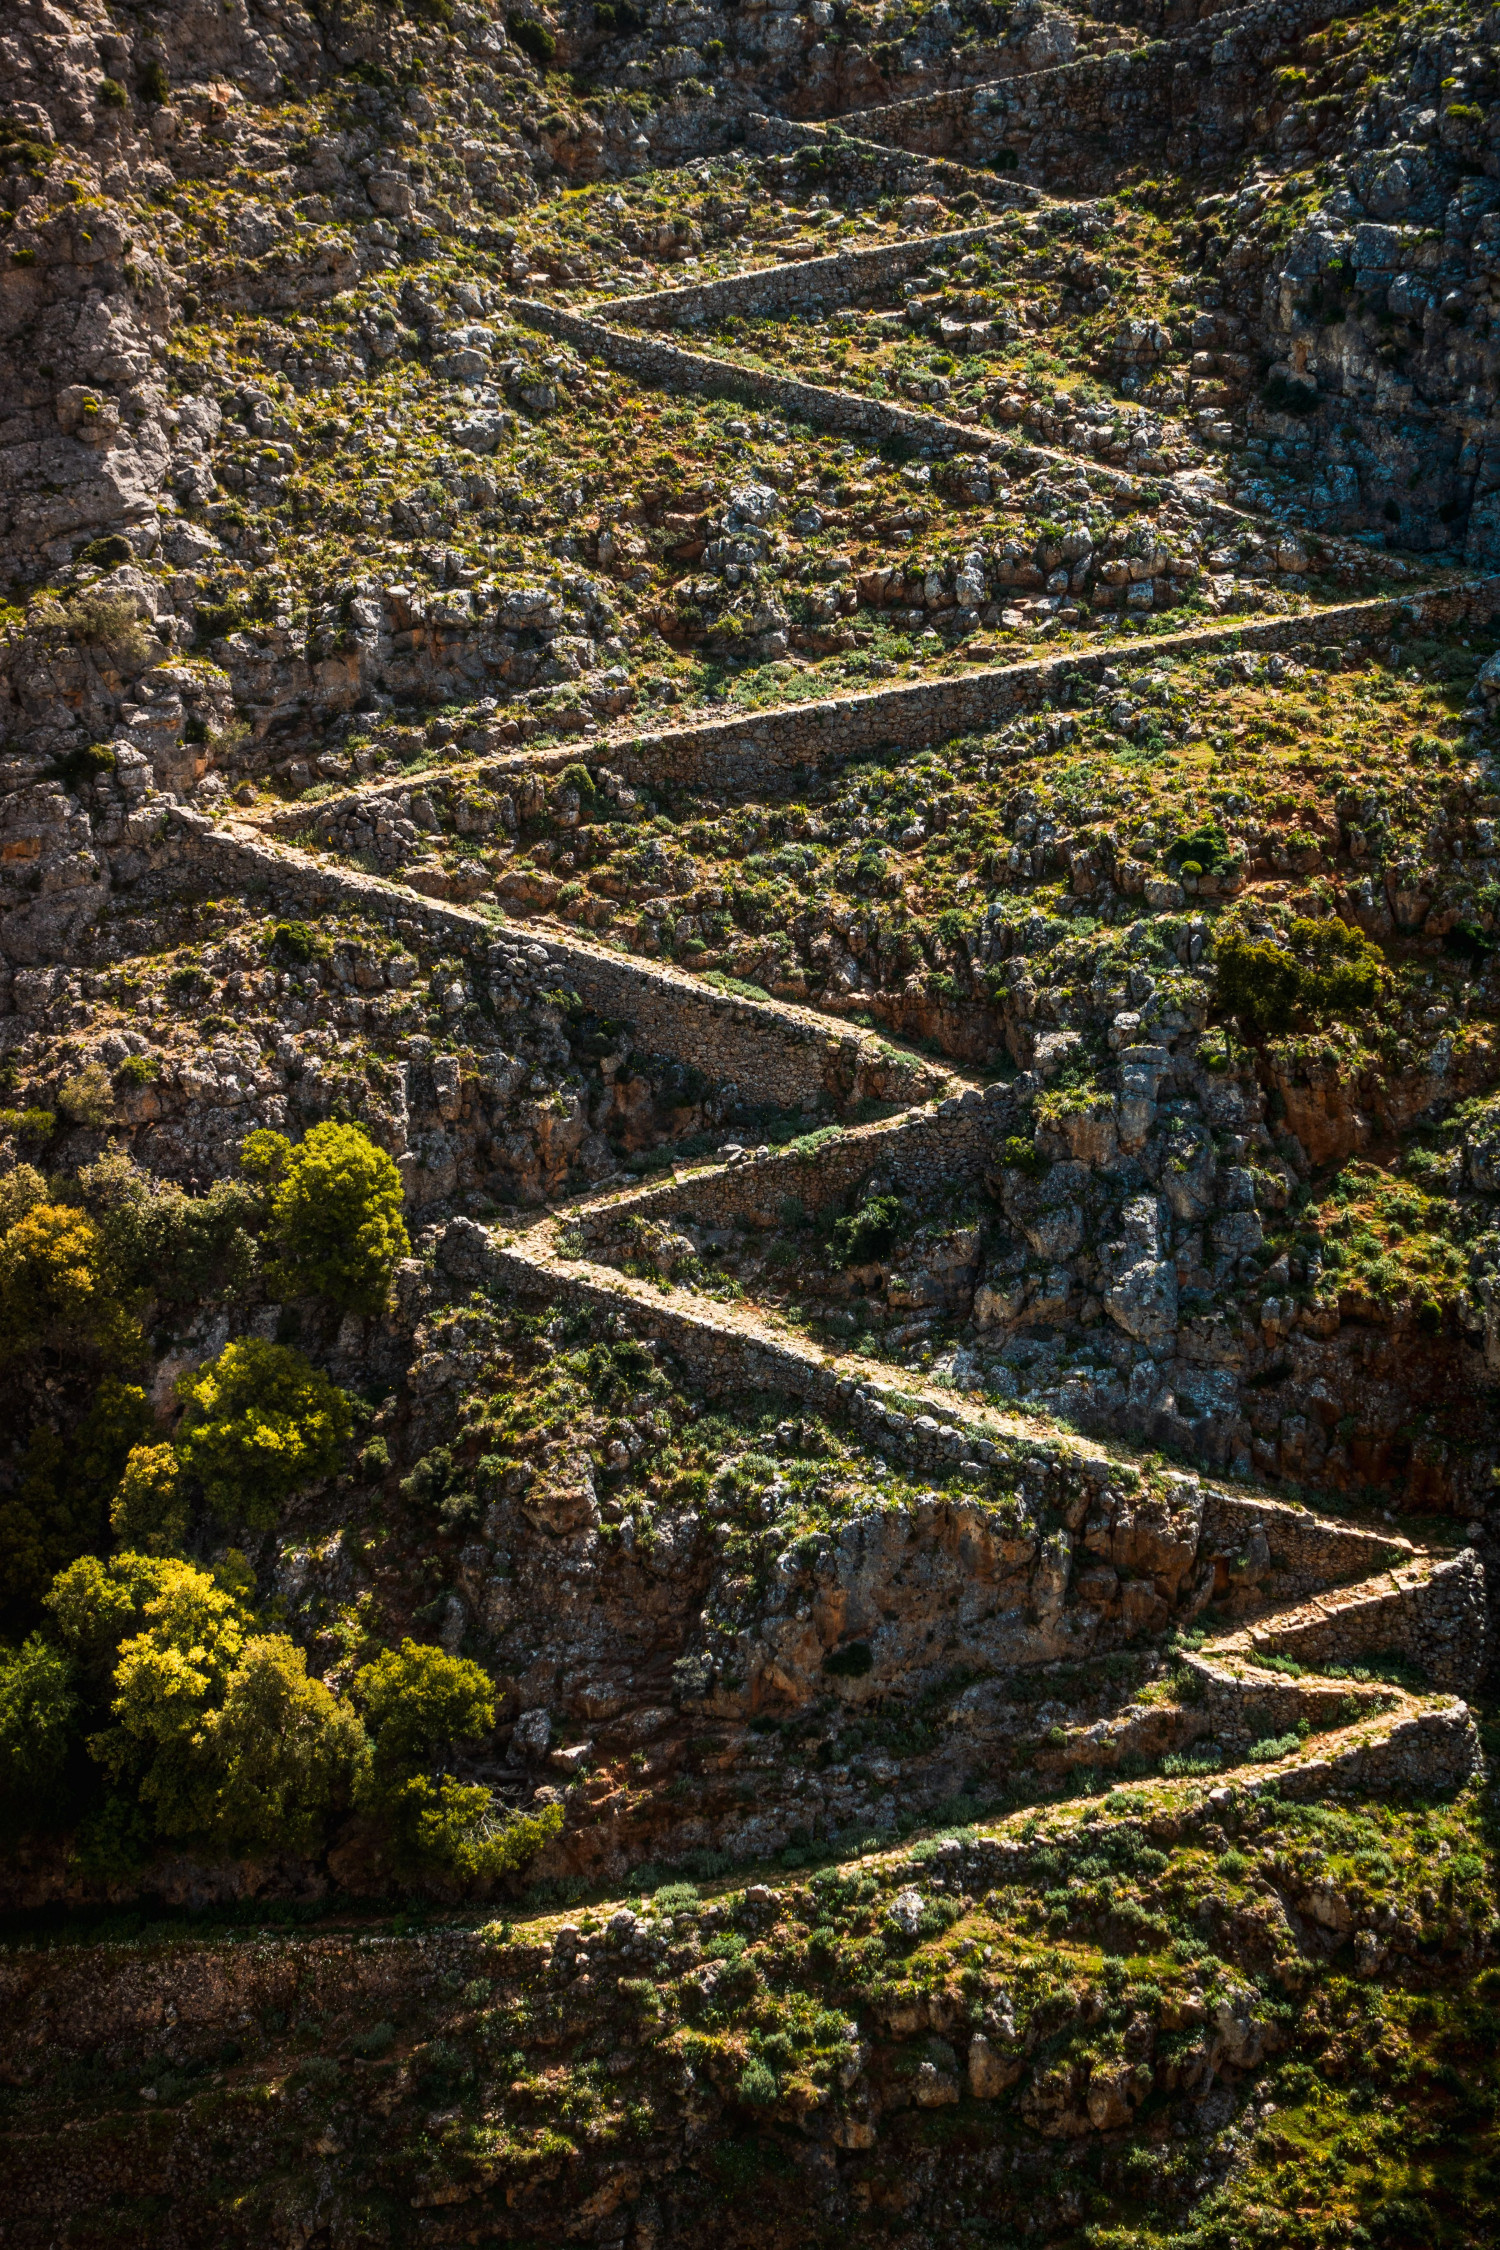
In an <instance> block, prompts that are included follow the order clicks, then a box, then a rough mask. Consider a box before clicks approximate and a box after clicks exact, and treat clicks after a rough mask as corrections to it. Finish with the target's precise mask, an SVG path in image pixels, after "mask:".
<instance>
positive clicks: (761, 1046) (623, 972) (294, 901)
mask: <svg viewBox="0 0 1500 2250" xmlns="http://www.w3.org/2000/svg"><path fill="white" fill-rule="evenodd" d="M177 818H178V822H179V824H180V827H181V829H182V836H181V840H180V842H179V843H178V845H177V846H176V849H177V851H178V853H179V854H180V857H181V861H182V863H183V866H184V871H185V872H189V873H191V874H193V875H195V876H197V877H198V878H199V879H200V880H202V881H203V882H205V883H206V884H207V886H208V887H209V888H210V889H211V890H224V889H230V890H250V891H252V892H253V891H262V892H264V893H266V894H268V895H269V896H271V897H272V898H273V899H274V901H275V904H276V906H277V908H278V909H286V910H288V911H295V912H298V913H312V914H316V913H324V912H327V911H328V910H329V909H330V908H334V907H339V906H343V907H347V908H350V909H352V910H353V911H355V912H357V913H359V914H362V915H364V916H365V917H366V918H368V919H371V920H374V921H381V920H385V921H393V920H394V919H395V917H396V916H398V915H399V916H400V917H401V918H402V919H403V920H405V921H408V922H412V923H415V924H416V925H417V926H418V927H419V928H421V929H422V930H424V931H426V932H427V934H428V935H429V936H431V937H432V938H433V939H434V940H436V941H437V942H439V943H440V944H444V945H450V946H453V947H455V948H457V949H458V950H459V951H461V952H472V951H474V950H475V949H476V948H483V949H487V948H488V947H489V946H490V945H491V944H492V943H493V942H494V941H495V940H496V939H497V938H500V937H502V936H505V937H510V936H511V935H512V934H513V933H511V932H510V930H509V928H508V926H506V925H502V924H496V923H495V922H493V921H490V920H488V919H486V917H485V916H483V915H481V914H476V913H472V912H470V911H468V910H466V909H465V908H463V907H459V906H450V905H447V904H445V903H444V902H442V901H440V900H435V899H426V898H422V897H420V896H419V895H418V894H417V893H415V892H410V891H406V890H404V889H401V888H399V887H398V886H397V885H394V884H391V883H387V882H384V881H382V880H381V879H380V878H379V877H378V876H373V875H363V874H360V873H359V872H358V871H357V870H355V869H353V868H347V867H340V866H336V865H329V864H328V863H327V862H324V861H318V860H315V859H311V858H309V857H307V856H306V855H305V854H303V853H300V852H294V851H291V850H289V849H288V848H287V847H285V846H283V845H275V844H267V843H264V842H262V841H261V840H260V839H259V838H258V837H255V836H253V835H250V834H247V833H246V832H245V831H243V830H235V829H230V830H225V829H214V828H212V827H211V826H209V825H208V824H207V823H206V822H205V823H203V824H202V825H199V822H198V820H197V818H196V817H195V816H193V815H184V814H181V813H179V814H178V816H177ZM527 955H528V959H529V960H530V961H531V962H532V964H533V966H534V967H535V968H536V969H538V970H539V971H541V972H542V973H543V974H544V975H545V976H549V977H555V978H556V980H557V985H558V986H559V987H560V988H562V989H565V990H568V991H571V992H576V993H577V995H578V998H579V999H580V1001H581V1002H582V1003H583V1005H584V1006H585V1007H587V1008H590V1009H592V1010H594V1011H596V1012H597V1013H598V1014H601V1015H605V1016H612V1017H616V1018H618V1019H620V1020H621V1021H623V1022H626V1023H629V1024H630V1026H631V1028H632V1030H633V1031H634V1033H635V1036H636V1039H637V1042H638V1043H639V1044H640V1045H641V1046H642V1047H643V1048H645V1049H647V1050H648V1051H649V1052H651V1053H655V1054H666V1055H673V1056H680V1057H682V1058H683V1059H684V1060H689V1061H691V1062H693V1063H694V1064H695V1065H696V1067H697V1068H698V1069H699V1070H701V1071H702V1072H703V1073H704V1074H705V1076H707V1077H709V1078H712V1079H716V1080H719V1081H728V1082H732V1083H733V1084H734V1085H735V1086H736V1087H737V1088H738V1091H739V1096H740V1099H741V1101H743V1102H751V1103H756V1104H769V1105H771V1106H774V1107H776V1108H782V1109H793V1108H797V1107H799V1106H800V1107H804V1108H810V1109H811V1108H817V1107H818V1106H819V1105H820V1104H821V1103H823V1102H824V1101H826V1100H832V1101H834V1102H836V1103H837V1104H839V1105H840V1106H843V1105H844V1104H846V1103H850V1102H857V1101H861V1100H863V1099H866V1098H875V1099H884V1100H900V1099H903V1098H905V1099H911V1098H912V1097H913V1096H917V1097H919V1098H920V1097H925V1096H926V1095H928V1094H930V1093H932V1092H934V1091H936V1090H938V1089H940V1088H944V1087H946V1085H947V1075H946V1073H945V1072H942V1071H939V1070H935V1069H934V1068H933V1067H932V1066H931V1065H929V1064H924V1063H921V1062H918V1061H917V1060H916V1059H915V1058H908V1057H906V1056H902V1055H897V1054H896V1053H895V1052H894V1051H893V1050H892V1049H890V1048H888V1047H884V1046H882V1045H881V1044H880V1043H879V1042H878V1041H875V1040H872V1039H871V1038H870V1037H869V1036H868V1035H867V1034H865V1033H861V1032H857V1031H849V1030H844V1029H842V1028H841V1027H839V1026H838V1024H837V1022H836V1021H835V1020H833V1019H829V1018H825V1017H819V1016H816V1015H814V1014H812V1013H811V1011H808V1010H801V1009H794V1008H789V1007H785V1006H783V1005H782V1004H780V1003H778V1002H776V1001H761V1000H748V999H742V998H740V997H738V996H737V995H733V994H728V993H717V992H715V991H714V990H713V989H712V988H711V987H710V986H708V985H705V984H701V983H699V982H698V981H697V980H696V979H694V978H692V977H688V976H682V975H679V974H677V973H676V972H674V971H671V970H666V969H658V968H655V967H648V966H647V965H646V964H645V963H644V962H641V961H637V960H634V959H632V958H631V957H630V956H629V955H624V954H613V953H607V952H605V951H603V950H602V949H598V948H595V947H592V946H587V945H584V944H582V943H581V942H578V941H576V940H573V939H569V938H560V937H556V936H554V935H552V934H551V933H550V932H549V933H547V934H546V935H545V936H543V935H541V934H536V935H533V934H532V933H529V932H528V933H527Z"/></svg>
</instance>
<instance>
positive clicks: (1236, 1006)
mask: <svg viewBox="0 0 1500 2250" xmlns="http://www.w3.org/2000/svg"><path fill="white" fill-rule="evenodd" d="M1214 967H1215V972H1216V977H1217V985H1218V1003H1219V1007H1220V1009H1221V1010H1222V1012H1223V1013H1224V1014H1225V1015H1228V1016H1232V1017H1233V1018H1234V1019H1235V1021H1236V1022H1237V1023H1238V1024H1239V1026H1240V1028H1241V1030H1242V1031H1243V1032H1244V1033H1245V1035H1246V1037H1247V1038H1248V1037H1250V1036H1252V1035H1254V1034H1256V1033H1260V1034H1266V1033H1272V1032H1280V1031H1291V1030H1292V1029H1293V1028H1294V1027H1295V1026H1296V1025H1298V1024H1299V1023H1305V1024H1318V1023H1328V1022H1335V1023H1338V1022H1345V1021H1347V1019H1348V1018H1349V1017H1350V1016H1352V1015H1359V1014H1361V1013H1363V1012H1364V1011H1365V1010H1366V1009H1368V1008H1372V1007H1374V1006H1375V1004H1376V1002H1377V1001H1378V1000H1379V998H1380V995H1381V993H1382V991H1383V990H1384V988H1385V985H1386V983H1387V982H1388V979H1389V972H1388V971H1387V969H1386V965H1385V962H1384V959H1383V958H1382V956H1381V954H1380V951H1379V949H1378V948H1377V947H1376V946H1374V945H1372V944H1371V942H1370V940H1369V939H1368V938H1367V937H1366V936H1365V934H1364V932H1363V930H1357V929H1352V928H1351V927H1350V926H1349V924H1348V923H1346V922H1341V921H1339V920H1337V919H1336V918H1335V919H1331V920H1329V921H1326V922H1314V921H1311V920H1308V919H1305V918H1303V917H1300V916H1299V917H1298V919H1297V920H1295V921H1294V922H1293V923H1292V926H1291V930H1290V932H1289V933H1288V940H1287V943H1286V945H1284V946H1282V945H1277V944H1275V943H1274V942H1273V941H1272V940H1271V939H1269V938H1251V937H1247V936H1246V934H1245V932H1244V931H1243V930H1241V929H1229V930H1225V931H1224V932H1222V934H1221V935H1220V937H1219V939H1218V942H1217V944H1216V946H1215V949H1214Z"/></svg>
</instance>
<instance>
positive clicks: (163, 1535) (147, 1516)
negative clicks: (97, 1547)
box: [109, 1445, 188, 1555]
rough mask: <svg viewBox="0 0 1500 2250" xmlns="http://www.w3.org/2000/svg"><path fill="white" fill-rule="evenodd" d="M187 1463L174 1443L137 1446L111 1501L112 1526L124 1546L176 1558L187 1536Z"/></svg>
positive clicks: (138, 1551) (110, 1520)
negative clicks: (183, 1471) (172, 1555)
mask: <svg viewBox="0 0 1500 2250" xmlns="http://www.w3.org/2000/svg"><path fill="white" fill-rule="evenodd" d="M183 1483H184V1480H183V1474H182V1463H181V1462H180V1461H179V1460H178V1458H177V1455H176V1452H175V1451H174V1449H173V1448H172V1447H171V1446H170V1445H137V1446H134V1447H132V1449H131V1452H130V1456H129V1458H128V1460H127V1461H126V1463H125V1468H124V1471H123V1473H122V1475H121V1478H120V1482H119V1485H118V1487H117V1488H116V1491H115V1496H114V1499H113V1500H112V1501H111V1502H110V1509H109V1523H110V1529H111V1530H112V1531H113V1533H114V1535H115V1537H116V1539H117V1540H118V1541H119V1543H120V1545H121V1546H122V1547H125V1548H130V1549H132V1550H133V1551H134V1552H135V1553H136V1554H141V1555H170V1554H172V1553H174V1552H175V1550H176V1549H177V1548H179V1547H180V1546H181V1545H182V1542H183V1539H184V1538H185V1537H186V1534H187V1522H188V1509H187V1494H186V1492H185V1490H184V1488H183Z"/></svg>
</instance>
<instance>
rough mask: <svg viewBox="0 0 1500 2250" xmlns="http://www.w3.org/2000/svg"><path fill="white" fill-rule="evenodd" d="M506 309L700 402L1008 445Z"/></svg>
mask: <svg viewBox="0 0 1500 2250" xmlns="http://www.w3.org/2000/svg"><path fill="white" fill-rule="evenodd" d="M511 310H512V311H513V312H514V313H515V315H516V317H517V319H519V320H524V321H527V322H528V323H529V324H530V325H531V326H532V327H533V328H540V329H542V330H543V331H544V333H545V334H547V335H549V336H555V337H556V338H557V339H558V340H559V341H560V342H563V343H568V344H572V345H573V346H574V347H575V349H576V350H578V351H580V352H583V353H585V354H586V355H589V356H591V357H593V358H596V359H600V360H602V361H603V362H604V363H605V365H606V366H609V367H614V368H617V369H618V370H619V372H620V373H621V374H622V375H632V376H634V377H635V378H636V379H637V380H638V381H640V382H644V383H660V384H664V385H666V386H667V387H668V388H670V389H672V390H674V391H695V392H697V393H698V394H699V395H700V396H701V397H704V398H736V399H745V400H748V401H750V402H751V403H752V404H753V405H756V406H761V407H768V408H770V409H771V411H772V412H773V413H777V414H785V415H787V416H788V417H789V418H790V419H791V420H793V421H796V422H806V423H809V424H811V426H812V427H813V428H815V429H822V430H839V431H842V432H844V433H845V434H846V435H848V436H851V437H862V438H866V439H868V440H869V441H870V443H871V444H876V445H879V444H883V443H884V442H885V441H886V440H887V439H888V438H895V437H900V438H906V439H908V440H910V441H911V443H913V444H916V445H927V446H932V445H943V444H946V445H947V446H948V447H949V448H950V449H953V450H957V449H962V450H964V451H967V452H971V453H992V452H996V451H998V449H999V448H1000V447H1001V446H1006V445H1009V444H1011V443H1012V442H1013V441H1012V439H1011V438H1010V436H1009V435H1007V434H1002V433H1001V432H998V431H993V430H981V429H970V428H969V426H968V425H967V424H966V423H963V422H948V421H945V420H944V419H943V418H942V416H941V415H937V414H932V413H929V412H927V411H926V410H923V411H921V412H918V411H916V410H915V409H913V408H909V407H905V406H891V405H888V404H886V403H885V402H883V401H882V400H880V399H875V398H861V397H858V396H856V395H855V394H854V393H853V392H851V391H832V390H828V389H826V388H825V387H824V386H823V385H822V384H820V383H801V382H798V381H796V380H795V379H794V378H792V377H790V376H781V375H770V374H767V373H765V372H764V371H763V370H761V369H759V368H754V367H738V366H736V365H735V363H734V362H733V361H732V360H727V359H711V358H709V357H708V356H707V354H705V353H703V352H688V351H684V350H683V349H682V347H681V346H680V345H677V344H664V343H660V342H658V341H657V340H656V339H655V338H653V337H649V336H639V335H632V334H630V333H629V332H627V331H625V330H623V329H618V328H611V327H609V326H607V325H606V323H605V322H603V321H600V320H591V319H590V318H589V317H588V315H587V314H586V313H578V312H571V311H570V310H569V309H568V308H567V307H566V306H565V305H548V304H543V303H542V302H541V301H540V300H539V299H538V298H535V297H521V298H518V299H517V300H516V302H515V303H514V305H513V306H512V307H511ZM611 310H613V308H611Z"/></svg>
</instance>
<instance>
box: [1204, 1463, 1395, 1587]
mask: <svg viewBox="0 0 1500 2250" xmlns="http://www.w3.org/2000/svg"><path fill="white" fill-rule="evenodd" d="M1256 1530H1261V1531H1264V1533H1265V1535H1266V1539H1267V1541H1268V1543H1269V1545H1270V1549H1271V1562H1272V1568H1273V1570H1274V1572H1275V1573H1276V1576H1277V1579H1278V1582H1279V1583H1282V1584H1285V1586H1286V1590H1287V1592H1288V1593H1290V1594H1296V1593H1299V1592H1304V1591H1305V1592H1311V1591H1312V1590H1313V1589H1314V1588H1315V1587H1319V1586H1331V1585H1336V1584H1338V1583H1339V1581H1340V1580H1344V1579H1347V1580H1353V1579H1356V1578H1368V1577H1370V1576H1371V1575H1372V1574H1373V1573H1374V1572H1376V1571H1379V1570H1390V1569H1392V1568H1394V1567H1396V1566H1397V1565H1399V1564H1402V1563H1409V1562H1413V1561H1415V1559H1416V1553H1417V1550H1416V1549H1415V1547H1413V1545H1412V1544H1411V1541H1410V1540H1409V1539H1402V1538H1400V1537H1398V1536H1396V1535H1395V1534H1394V1533H1393V1534H1392V1535H1391V1536H1390V1537H1389V1538H1387V1537H1385V1536H1384V1535H1383V1534H1382V1533H1380V1532H1378V1531H1362V1530H1359V1529H1357V1528H1356V1527H1354V1526H1352V1525H1348V1524H1340V1523H1329V1522H1328V1521H1327V1520H1326V1518H1324V1517H1322V1516H1314V1515H1309V1514H1308V1513H1307V1511H1306V1510H1305V1509H1303V1508H1294V1507H1292V1506H1291V1505H1290V1504H1289V1503H1288V1502H1286V1501H1278V1500H1253V1499H1250V1498H1249V1497H1247V1496H1246V1495H1245V1494H1243V1493H1233V1492H1223V1491H1220V1490H1218V1489H1216V1488H1214V1487H1209V1488H1208V1490H1207V1492H1206V1495H1205V1501H1204V1509H1203V1534H1204V1538H1205V1540H1206V1541H1207V1542H1209V1543H1210V1546H1211V1548H1212V1550H1213V1551H1214V1552H1217V1553H1220V1554H1224V1555H1228V1554H1232V1553H1233V1552H1234V1551H1235V1550H1237V1549H1238V1548H1241V1547H1243V1546H1244V1544H1245V1541H1246V1540H1247V1539H1248V1538H1249V1537H1250V1535H1251V1533H1252V1532H1253V1531H1256Z"/></svg>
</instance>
